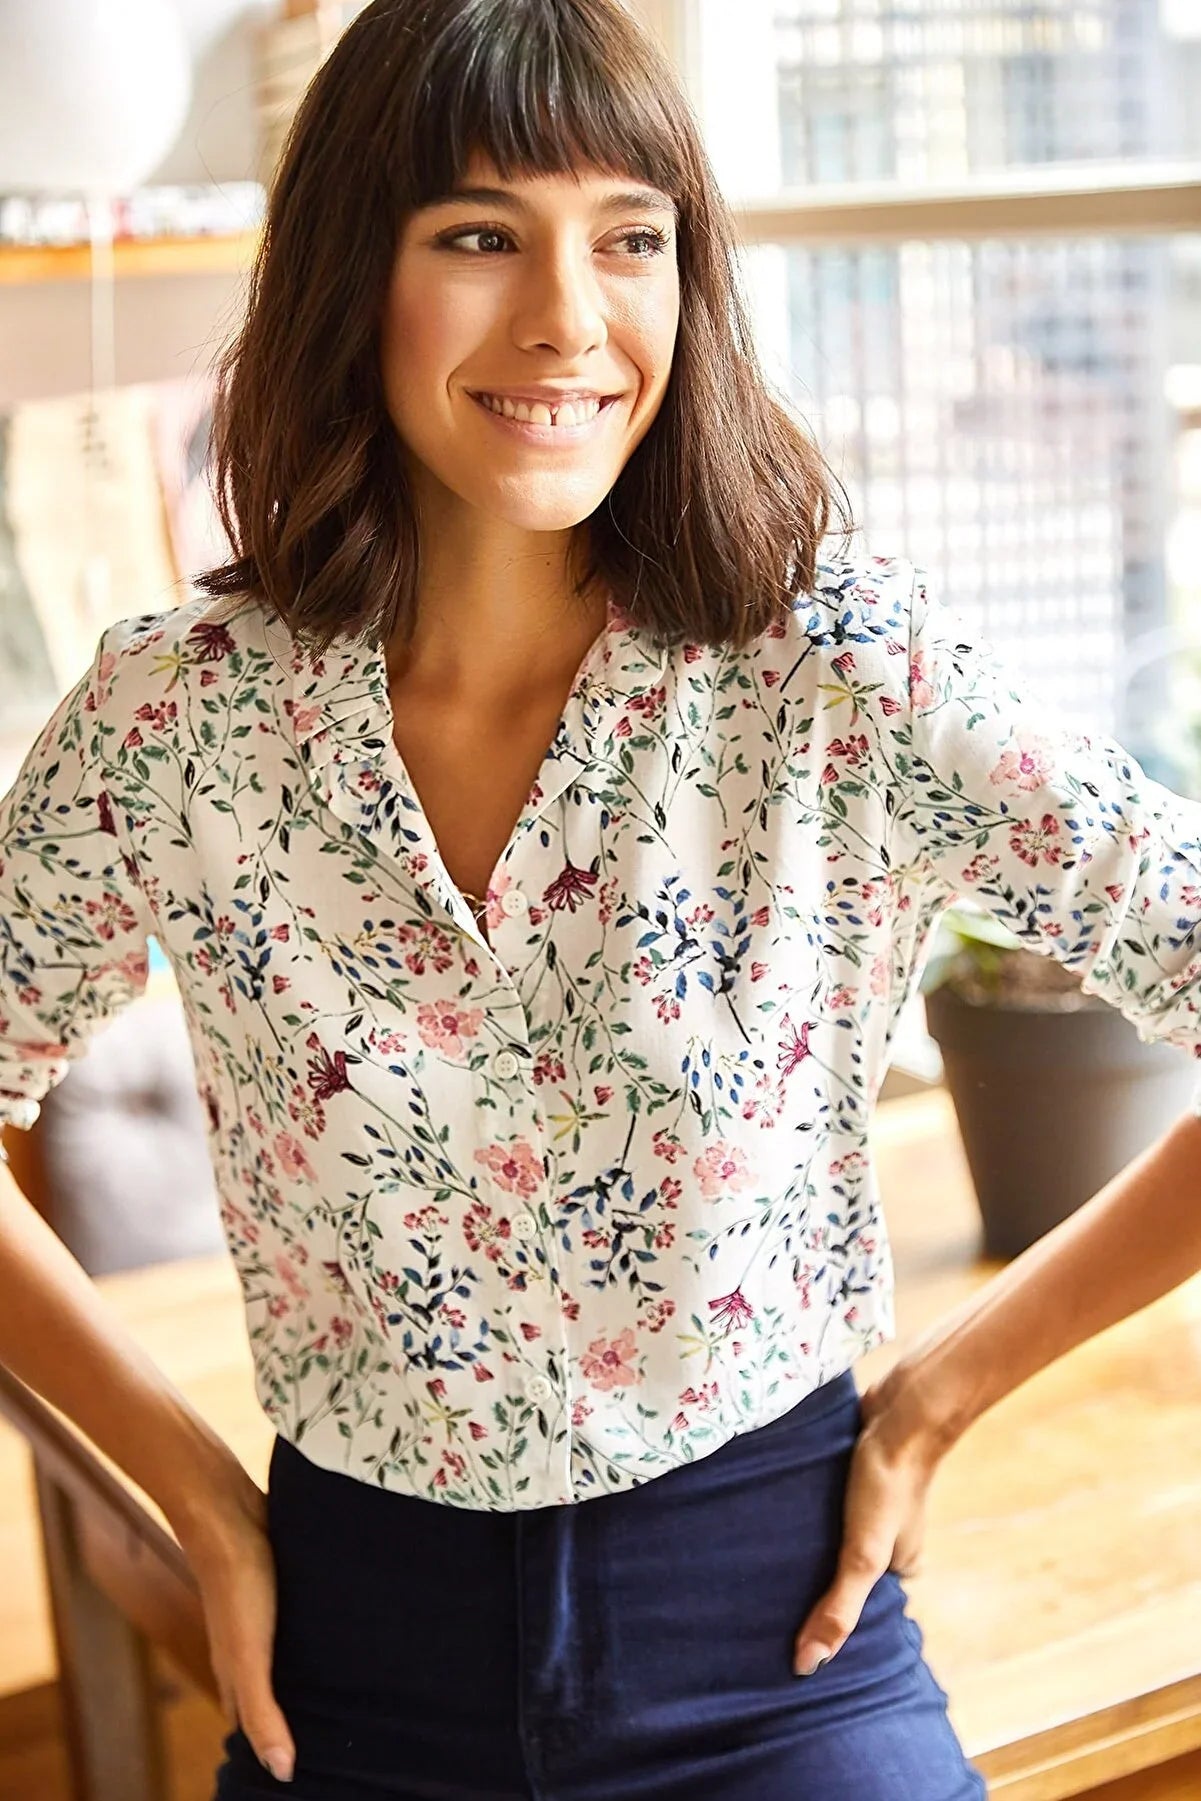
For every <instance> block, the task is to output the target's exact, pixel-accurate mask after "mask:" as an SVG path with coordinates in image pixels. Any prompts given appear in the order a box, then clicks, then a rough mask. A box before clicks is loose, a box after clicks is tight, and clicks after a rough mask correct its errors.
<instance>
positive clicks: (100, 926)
mask: <svg viewBox="0 0 1201 1801" xmlns="http://www.w3.org/2000/svg"><path fill="white" fill-rule="evenodd" d="M84 911H85V912H86V913H87V915H88V917H89V918H90V919H91V921H92V923H93V924H94V926H95V927H96V935H97V937H99V938H103V939H105V940H108V939H111V938H112V937H114V935H115V934H116V933H117V932H118V931H121V932H132V931H133V929H134V927H135V926H136V925H137V923H138V916H137V914H136V913H135V912H134V910H133V908H132V907H130V906H128V905H127V904H126V903H125V901H123V900H122V898H121V896H120V895H119V894H112V893H110V892H109V890H108V889H107V888H106V889H105V891H104V897H103V899H102V900H98V901H94V900H90V901H85V902H84ZM106 967H109V968H116V967H118V966H117V965H115V964H111V965H107V966H106Z"/></svg>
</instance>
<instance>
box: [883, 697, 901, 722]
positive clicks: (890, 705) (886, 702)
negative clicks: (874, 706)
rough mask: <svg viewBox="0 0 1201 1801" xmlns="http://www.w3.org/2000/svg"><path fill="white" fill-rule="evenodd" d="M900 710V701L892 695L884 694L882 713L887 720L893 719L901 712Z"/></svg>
mask: <svg viewBox="0 0 1201 1801" xmlns="http://www.w3.org/2000/svg"><path fill="white" fill-rule="evenodd" d="M900 710H901V703H900V701H899V700H894V699H893V697H892V695H891V694H882V695H881V696H880V711H881V712H882V713H883V715H884V717H885V719H892V718H893V716H894V715H895V714H897V713H899V712H900Z"/></svg>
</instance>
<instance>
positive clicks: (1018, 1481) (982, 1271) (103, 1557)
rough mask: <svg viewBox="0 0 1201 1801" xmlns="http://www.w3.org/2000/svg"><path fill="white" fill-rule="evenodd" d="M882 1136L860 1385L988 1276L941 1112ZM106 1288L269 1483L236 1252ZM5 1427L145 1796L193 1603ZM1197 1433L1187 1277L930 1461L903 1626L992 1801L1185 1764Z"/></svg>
mask: <svg viewBox="0 0 1201 1801" xmlns="http://www.w3.org/2000/svg"><path fill="white" fill-rule="evenodd" d="M873 1136H874V1143H875V1151H876V1157H877V1162H878V1168H879V1171H880V1181H881V1188H882V1192H883V1196H884V1204H885V1212H886V1214H887V1217H888V1220H889V1225H890V1232H891V1236H892V1241H893V1247H894V1254H895V1258H896V1264H897V1340H896V1342H895V1343H893V1344H891V1345H885V1346H881V1347H880V1348H879V1349H878V1350H876V1351H874V1352H872V1353H871V1355H870V1356H868V1357H866V1358H864V1359H863V1360H862V1361H861V1362H860V1363H859V1364H858V1365H857V1366H856V1376H857V1380H858V1381H859V1384H860V1387H863V1386H865V1385H866V1384H867V1383H868V1382H869V1381H871V1380H872V1379H873V1378H874V1377H875V1376H876V1375H878V1374H881V1373H882V1372H883V1371H884V1370H885V1369H887V1368H888V1367H889V1365H890V1364H891V1363H892V1362H893V1361H894V1360H895V1358H896V1356H897V1355H898V1353H899V1352H900V1351H901V1350H903V1349H904V1347H905V1345H906V1344H907V1343H908V1342H910V1341H911V1340H912V1338H913V1337H914V1336H915V1335H916V1334H917V1333H918V1332H920V1331H921V1330H923V1329H924V1328H925V1326H926V1325H927V1323H928V1322H929V1321H930V1320H932V1319H934V1318H936V1317H938V1316H939V1315H940V1314H942V1313H944V1312H946V1311H947V1310H948V1309H949V1308H951V1307H952V1306H954V1305H955V1304H956V1303H958V1302H959V1301H960V1300H961V1299H962V1298H963V1296H964V1295H965V1294H967V1293H969V1292H970V1291H971V1290H973V1289H974V1288H976V1287H978V1286H979V1285H980V1284H981V1283H983V1282H985V1281H987V1280H988V1278H989V1277H990V1276H991V1275H992V1274H993V1273H994V1272H995V1270H996V1269H997V1268H998V1267H999V1266H998V1265H996V1264H993V1263H987V1262H984V1261H982V1260H981V1259H980V1258H979V1257H978V1254H977V1247H978V1242H979V1224H978V1218H977V1215H976V1211H975V1205H974V1201H973V1198H972V1192H971V1188H970V1184H969V1181H968V1177H967V1171H966V1167H965V1165H964V1163H963V1160H962V1155H961V1152H960V1147H959V1140H958V1134H957V1132H956V1130H955V1125H954V1116H953V1114H952V1113H951V1110H950V1106H949V1102H948V1101H947V1099H946V1097H945V1095H944V1094H943V1093H942V1092H941V1091H934V1092H932V1093H931V1094H929V1095H920V1096H916V1097H913V1098H906V1099H903V1100H898V1101H893V1102H890V1103H888V1104H887V1105H886V1106H884V1107H882V1108H881V1109H880V1110H879V1112H878V1114H877V1119H876V1124H875V1128H874V1134H873ZM100 1287H101V1288H102V1289H103V1290H104V1292H105V1294H106V1296H107V1297H108V1299H109V1301H110V1303H111V1305H112V1306H113V1308H114V1310H115V1311H116V1312H117V1313H118V1314H119V1315H120V1317H121V1318H122V1319H123V1320H124V1322H125V1323H126V1324H127V1325H128V1326H129V1327H130V1328H131V1330H132V1331H133V1332H134V1333H135V1334H136V1335H137V1336H138V1338H139V1339H140V1340H141V1341H142V1342H143V1343H144V1344H145V1345H146V1347H147V1349H148V1350H149V1352H150V1354H151V1355H152V1356H153V1357H154V1358H155V1359H156V1361H157V1362H158V1363H159V1364H160V1365H161V1367H162V1368H163V1369H164V1370H165V1371H166V1372H167V1374H168V1375H169V1376H170V1377H171V1379H172V1380H173V1381H174V1382H175V1383H176V1384H177V1385H178V1386H179V1387H180V1388H181V1389H182V1390H183V1392H184V1393H185V1394H186V1395H188V1397H189V1399H190V1400H191V1401H192V1403H193V1404H194V1405H195V1406H196V1407H197V1408H198V1410H199V1411H200V1412H201V1413H203V1414H204V1415H205V1417H206V1418H208V1419H210V1420H211V1421H212V1422H213V1424H214V1425H215V1426H216V1427H217V1428H218V1430H219V1431H220V1432H221V1433H222V1434H223V1435H224V1437H225V1438H226V1439H227V1441H228V1442H229V1443H230V1444H231V1445H232V1447H233V1449H234V1450H235V1452H236V1453H237V1455H238V1456H239V1457H240V1458H241V1460H242V1461H243V1463H244V1464H245V1465H246V1467H247V1469H248V1470H250V1471H251V1473H252V1474H253V1475H254V1476H255V1477H256V1479H257V1480H258V1481H259V1482H260V1484H262V1485H264V1486H265V1483H266V1469H267V1459H268V1454H269V1451H270V1444H271V1429H270V1426H269V1424H268V1422H267V1420H266V1418H265V1416H264V1415H263V1414H262V1413H261V1411H260V1410H259V1407H258V1404H257V1402H256V1400H255V1397H254V1393H253V1387H252V1382H251V1366H250V1358H249V1351H248V1347H247V1344H246V1338H245V1331H244V1327H243V1323H242V1312H241V1301H240V1294H239V1290H238V1285H237V1281H236V1278H235V1275H234V1272H233V1267H232V1264H231V1263H230V1261H229V1260H228V1258H226V1257H218V1258H206V1259H203V1260H198V1261H195V1262H185V1263H179V1264H171V1265H164V1266H160V1267H156V1268H153V1269H149V1270H141V1271H136V1272H132V1273H129V1274H125V1275H120V1276H112V1277H106V1278H102V1279H101V1281H100ZM0 1411H3V1412H4V1413H6V1414H7V1415H8V1417H9V1418H10V1419H11V1420H13V1421H14V1422H15V1424H16V1425H17V1427H18V1428H19V1430H20V1431H21V1432H22V1433H23V1434H24V1435H25V1437H26V1438H27V1439H28V1440H29V1442H30V1444H31V1445H32V1447H33V1450H34V1455H35V1460H36V1469H37V1484H38V1497H39V1502H40V1506H41V1510H42V1516H43V1524H44V1529H45V1532H46V1538H47V1548H48V1558H49V1568H50V1572H51V1586H52V1601H53V1610H54V1623H55V1633H56V1639H57V1643H58V1657H59V1665H60V1672H61V1678H62V1682H63V1685H64V1698H65V1703H66V1712H67V1715H68V1717H69V1719H70V1722H71V1749H72V1756H73V1761H74V1763H75V1766H76V1769H77V1771H78V1772H79V1774H80V1793H81V1794H86V1795H87V1796H88V1801H160V1797H161V1795H162V1794H163V1792H164V1789H165V1784H164V1781H163V1752H162V1746H161V1735H160V1732H159V1724H158V1719H157V1709H156V1703H155V1699H154V1694H153V1687H152V1683H151V1681H150V1677H149V1663H148V1653H147V1641H148V1640H152V1641H154V1642H156V1643H158V1644H161V1645H162V1646H164V1647H165V1649H166V1650H167V1651H168V1652H169V1653H170V1655H171V1656H172V1657H173V1659H174V1660H175V1662H176V1663H177V1664H178V1665H179V1666H180V1667H181V1668H182V1669H184V1670H185V1671H187V1672H189V1673H190V1674H191V1675H192V1676H193V1677H194V1679H195V1680H196V1682H197V1683H198V1684H200V1685H201V1686H202V1687H204V1688H206V1689H207V1690H208V1691H209V1692H210V1693H213V1692H214V1685H213V1680H212V1674H211V1670H210V1668H209V1665H208V1658H207V1651H206V1646H205V1638H204V1629H203V1621H202V1617H201V1611H200V1605H199V1600H198V1596H197V1592H196V1588H195V1585H194V1583H193V1581H192V1579H191V1576H190V1573H189V1571H188V1568H187V1566H186V1564H185V1562H184V1560H183V1557H182V1555H181V1553H180V1551H179V1547H178V1545H177V1544H176V1542H175V1540H174V1538H173V1537H172V1536H171V1534H170V1532H169V1530H168V1529H167V1527H166V1524H165V1521H164V1520H163V1519H162V1516H161V1514H160V1513H159V1512H158V1509H157V1508H156V1507H155V1506H154V1505H153V1504H152V1503H151V1502H150V1501H149V1500H148V1499H147V1498H146V1497H145V1496H143V1495H142V1494H141V1493H140V1491H138V1490H137V1489H136V1488H134V1486H133V1485H132V1484H131V1483H130V1482H129V1481H128V1480H127V1479H126V1478H125V1477H124V1476H123V1475H122V1474H121V1472H119V1471H117V1470H116V1469H115V1468H114V1467H113V1466H112V1465H111V1464H110V1463H108V1461H107V1460H106V1459H105V1458H103V1457H102V1456H100V1455H99V1454H98V1453H97V1452H96V1451H95V1450H94V1449H93V1448H92V1447H91V1446H89V1445H88V1444H87V1442H86V1441H85V1440H83V1439H82V1437H81V1436H80V1435H79V1434H78V1433H77V1432H75V1431H74V1429H73V1428H72V1427H71V1426H70V1425H69V1424H67V1422H65V1421H64V1420H63V1419H62V1418H61V1416H60V1415H58V1414H57V1413H55V1412H54V1411H53V1410H52V1409H50V1408H48V1407H46V1406H45V1405H44V1404H43V1403H42V1402H40V1401H39V1400H38V1399H37V1397H35V1396H33V1395H32V1394H30V1392H29V1390H28V1389H25V1388H23V1387H22V1386H21V1385H20V1384H19V1383H17V1382H16V1381H15V1380H14V1379H13V1378H12V1377H11V1376H8V1375H5V1374H4V1373H3V1372H0ZM1199 1425H1201V1275H1199V1276H1198V1277H1196V1278H1194V1279H1193V1280H1191V1281H1190V1282H1188V1283H1186V1284H1185V1285H1184V1286H1183V1287H1181V1288H1179V1289H1177V1290H1176V1292H1175V1293H1174V1294H1172V1295H1167V1296H1165V1297H1164V1298H1163V1299H1162V1300H1161V1301H1159V1302H1157V1303H1156V1304H1155V1306H1153V1307H1150V1308H1147V1309H1145V1310H1144V1311H1143V1312H1142V1313H1141V1314H1138V1315H1135V1316H1134V1318H1132V1319H1130V1320H1127V1321H1124V1322H1123V1323H1122V1324H1121V1325H1119V1326H1117V1327H1115V1328H1113V1329H1112V1330H1111V1331H1109V1332H1107V1333H1104V1334H1102V1335H1101V1336H1100V1337H1098V1338H1096V1339H1094V1340H1093V1341H1092V1342H1091V1343H1090V1344H1087V1345H1083V1346H1081V1347H1080V1348H1079V1349H1078V1350H1077V1351H1075V1352H1073V1353H1072V1354H1071V1355H1070V1356H1069V1357H1065V1358H1063V1359H1061V1360H1060V1362H1059V1363H1058V1364H1056V1365H1054V1366H1052V1368H1051V1369H1049V1370H1045V1371H1043V1373H1042V1374H1041V1375H1040V1376H1038V1377H1036V1378H1034V1379H1033V1380H1032V1381H1030V1382H1028V1383H1026V1384H1025V1385H1024V1387H1022V1388H1020V1389H1019V1390H1017V1392H1016V1393H1014V1394H1012V1395H1010V1396H1009V1397H1008V1398H1007V1399H1006V1400H1005V1401H1003V1402H1002V1403H1000V1405H998V1406H997V1407H995V1408H993V1409H992V1411H991V1412H990V1413H988V1414H987V1415H985V1417H984V1418H983V1419H981V1420H979V1421H977V1423H976V1424H975V1426H973V1427H972V1429H971V1430H970V1431H969V1432H968V1433H967V1434H966V1435H965V1437H964V1438H963V1439H961V1440H960V1442H959V1444H958V1445H956V1447H955V1449H954V1450H953V1451H952V1452H951V1454H950V1455H949V1456H948V1458H947V1459H946V1460H945V1462H944V1463H943V1465H942V1466H941V1468H940V1470H939V1472H938V1475H937V1477H936V1479H935V1482H934V1485H933V1488H932V1490H931V1495H930V1505H929V1510H928V1530H927V1539H926V1548H925V1557H924V1563H925V1567H924V1571H923V1574H922V1575H921V1576H919V1577H914V1578H912V1579H911V1580H910V1581H909V1582H908V1583H907V1587H908V1589H909V1593H910V1598H911V1606H910V1612H911V1613H912V1615H913V1617H914V1618H915V1619H916V1620H917V1621H918V1622H919V1624H920V1625H921V1628H922V1631H923V1634H924V1636H925V1650H926V1655H927V1658H928V1659H929V1662H930V1664H931V1667H932V1668H933V1670H934V1672H935V1674H936V1675H937V1677H938V1679H939V1681H940V1682H941V1683H942V1685H943V1687H944V1688H945V1689H946V1690H947V1691H948V1694H949V1696H950V1711H951V1717H952V1719H953V1721H954V1724H955V1726H956V1729H957V1731H958V1732H959V1734H960V1736H961V1738H962V1740H963V1742H964V1745H965V1747H966V1749H967V1751H968V1753H969V1755H970V1756H971V1757H972V1758H973V1760H974V1761H976V1762H977V1763H978V1764H979V1766H980V1768H981V1770H982V1771H983V1772H984V1774H985V1776H986V1777H987V1778H988V1781H989V1784H990V1792H991V1793H992V1795H994V1796H1003V1797H1005V1801H1057V1798H1058V1797H1063V1796H1081V1795H1087V1794H1088V1793H1089V1792H1090V1791H1091V1790H1092V1789H1093V1788H1094V1787H1095V1786H1096V1785H1097V1784H1100V1783H1102V1782H1104V1781H1107V1780H1112V1779H1113V1778H1115V1777H1117V1776H1121V1775H1123V1774H1125V1773H1126V1772H1128V1771H1133V1770H1140V1769H1147V1768H1149V1767H1151V1766H1153V1765H1157V1764H1160V1763H1163V1762H1165V1761H1166V1760H1168V1759H1169V1758H1172V1757H1175V1756H1179V1755H1180V1754H1182V1753H1184V1752H1186V1751H1189V1750H1191V1749H1193V1748H1195V1747H1198V1746H1201V1529H1199V1528H1201V1431H1199V1430H1198V1427H1199ZM1147 1792H1148V1793H1154V1792H1155V1790H1154V1789H1149V1790H1148V1791H1147ZM1165 1792H1167V1791H1166V1790H1165ZM1173 1792H1179V1791H1173Z"/></svg>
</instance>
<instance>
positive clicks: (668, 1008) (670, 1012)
mask: <svg viewBox="0 0 1201 1801" xmlns="http://www.w3.org/2000/svg"><path fill="white" fill-rule="evenodd" d="M655 1012H656V1013H657V1014H658V1016H659V1018H660V1019H661V1020H663V1021H664V1022H665V1024H670V1023H671V1021H672V1020H673V1019H679V1017H680V1003H679V1001H678V1000H677V999H676V997H675V995H674V994H657V995H656V996H655Z"/></svg>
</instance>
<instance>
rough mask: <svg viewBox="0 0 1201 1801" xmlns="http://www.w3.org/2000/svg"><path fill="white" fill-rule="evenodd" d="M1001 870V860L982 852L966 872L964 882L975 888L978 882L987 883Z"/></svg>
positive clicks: (974, 858) (972, 861)
mask: <svg viewBox="0 0 1201 1801" xmlns="http://www.w3.org/2000/svg"><path fill="white" fill-rule="evenodd" d="M999 868H1000V859H999V858H998V857H995V856H993V855H992V854H991V853H990V852H988V851H981V852H980V854H979V856H976V857H973V858H972V860H971V862H970V863H969V864H968V866H967V868H966V869H965V870H964V872H963V880H964V881H965V882H966V883H967V884H968V885H969V886H971V887H975V885H976V884H977V883H978V882H985V881H987V880H988V879H989V878H990V877H991V876H994V875H996V873H997V870H998V869H999Z"/></svg>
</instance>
